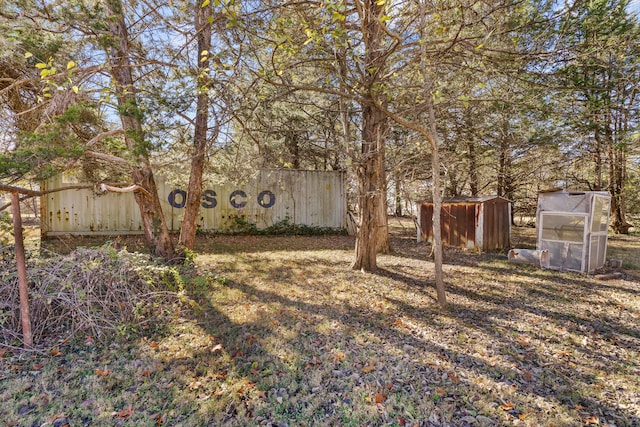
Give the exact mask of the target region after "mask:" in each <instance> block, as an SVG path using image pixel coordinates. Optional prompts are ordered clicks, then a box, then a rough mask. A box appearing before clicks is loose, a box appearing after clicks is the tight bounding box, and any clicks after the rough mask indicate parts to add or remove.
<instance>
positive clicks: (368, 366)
mask: <svg viewBox="0 0 640 427" xmlns="http://www.w3.org/2000/svg"><path fill="white" fill-rule="evenodd" d="M375 369H376V367H375V366H373V365H367V366H365V367H364V368H362V372H363V373H365V374H368V373H369V372H371V371H375Z"/></svg>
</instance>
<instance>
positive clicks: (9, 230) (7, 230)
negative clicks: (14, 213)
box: [0, 211, 13, 245]
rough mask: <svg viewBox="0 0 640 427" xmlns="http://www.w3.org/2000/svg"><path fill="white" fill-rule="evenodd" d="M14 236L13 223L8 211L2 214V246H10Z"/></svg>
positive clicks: (0, 230) (0, 240) (0, 222)
mask: <svg viewBox="0 0 640 427" xmlns="http://www.w3.org/2000/svg"><path fill="white" fill-rule="evenodd" d="M12 235H13V222H12V221H11V218H10V217H9V213H8V212H6V211H2V212H0V245H8V244H9V243H10V242H11V241H10V238H11V236H12Z"/></svg>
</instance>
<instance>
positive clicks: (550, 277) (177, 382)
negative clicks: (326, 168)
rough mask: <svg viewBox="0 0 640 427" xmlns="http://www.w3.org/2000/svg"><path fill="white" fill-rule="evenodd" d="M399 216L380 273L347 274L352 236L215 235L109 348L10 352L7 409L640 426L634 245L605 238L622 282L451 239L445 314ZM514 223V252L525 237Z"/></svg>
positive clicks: (338, 421)
mask: <svg viewBox="0 0 640 427" xmlns="http://www.w3.org/2000/svg"><path fill="white" fill-rule="evenodd" d="M392 226H394V228H395V231H394V232H395V233H397V234H400V235H398V236H397V237H395V238H394V240H393V243H394V246H395V248H396V252H395V253H394V254H392V255H383V256H380V257H379V266H380V271H379V273H378V274H365V273H361V272H355V271H351V270H349V269H348V265H349V263H350V261H351V257H352V248H353V239H352V238H349V237H343V236H327V237H279V238H269V237H255V236H215V237H204V238H202V239H201V240H200V241H199V245H200V246H199V247H198V253H199V254H200V255H199V256H198V257H197V264H198V269H199V274H198V275H197V276H195V277H193V278H192V279H191V282H190V285H189V286H188V289H189V291H188V292H189V297H190V299H191V300H192V309H190V310H188V311H183V312H178V313H176V315H175V317H174V320H173V321H172V322H171V324H169V325H167V329H165V330H164V332H163V333H156V334H154V335H150V336H148V337H142V338H140V337H133V336H132V337H131V338H130V340H128V341H127V340H123V341H120V342H118V343H114V344H112V345H111V346H108V347H101V346H97V345H95V344H94V343H92V342H82V341H80V342H78V343H75V344H68V345H66V346H62V347H60V348H59V349H57V350H58V351H57V352H54V353H52V354H48V355H46V356H41V355H28V354H18V353H13V352H8V353H7V354H5V355H4V357H3V358H2V360H1V361H0V364H1V365H0V366H1V368H2V370H1V371H0V378H1V380H2V387H1V388H0V419H3V420H9V421H8V423H9V425H12V424H10V423H11V422H15V424H14V425H21V426H22V425H42V423H44V422H53V421H52V420H53V419H54V418H55V417H56V416H59V417H60V416H62V415H64V416H66V417H68V418H69V419H70V421H71V422H72V424H71V425H129V426H134V425H135V426H143V425H148V426H151V425H160V424H162V425H176V426H177V425H180V426H203V425H238V426H245V425H289V426H297V425H301V426H307V425H331V426H334V425H345V426H349V425H352V426H361V425H376V426H377V425H396V426H404V425H406V426H414V425H418V426H445V425H451V426H466V425H473V426H482V425H521V426H541V425H544V426H552V425H555V426H583V425H601V426H604V425H610V426H614V425H615V426H638V425H640V397H639V396H640V366H639V364H640V358H639V356H640V354H639V353H640V328H639V327H638V324H639V323H640V284H639V283H638V281H637V280H636V279H635V278H634V277H637V276H638V272H639V271H640V266H639V264H638V260H637V259H635V260H634V259H633V257H634V256H637V255H630V254H631V253H632V251H633V248H638V245H639V244H640V239H639V238H637V237H636V238H628V239H626V238H625V239H617V238H613V239H612V241H611V248H612V249H611V251H612V252H615V253H617V254H620V257H621V258H623V259H624V260H625V267H626V270H625V272H626V273H627V274H628V275H627V276H626V279H625V280H616V281H610V282H598V281H595V280H594V279H593V278H591V277H588V276H583V275H578V274H571V273H558V272H554V271H543V270H540V269H537V268H535V267H532V266H527V265H524V266H523V265H513V264H509V263H507V262H506V257H505V256H504V255H503V254H498V253H495V254H478V253H474V252H460V251H455V250H448V251H447V258H446V259H447V265H446V266H445V272H446V282H447V290H448V298H449V302H450V309H449V310H447V311H443V310H441V309H439V308H438V306H437V305H436V303H435V299H434V297H435V292H434V289H433V285H432V284H433V276H432V272H433V268H432V264H431V262H429V261H426V260H425V258H426V254H427V253H428V249H429V248H428V247H427V246H425V245H416V244H415V243H414V242H413V240H412V236H413V231H412V226H411V224H406V223H404V224H400V225H394V224H393V222H392ZM515 231H516V232H517V233H518V235H517V236H516V242H517V245H518V246H520V247H522V245H524V244H527V242H528V243H531V240H532V235H533V234H532V233H531V232H529V231H527V230H522V229H519V230H515ZM616 251H617V252H616ZM636 253H637V252H636ZM38 423H40V424H38Z"/></svg>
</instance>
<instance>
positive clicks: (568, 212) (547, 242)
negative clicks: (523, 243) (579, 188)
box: [536, 190, 611, 273]
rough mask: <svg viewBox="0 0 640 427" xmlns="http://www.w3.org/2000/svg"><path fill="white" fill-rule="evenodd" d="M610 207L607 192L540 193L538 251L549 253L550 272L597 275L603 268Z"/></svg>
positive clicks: (562, 191)
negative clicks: (552, 270)
mask: <svg viewBox="0 0 640 427" xmlns="http://www.w3.org/2000/svg"><path fill="white" fill-rule="evenodd" d="M610 207H611V196H610V195H609V193H607V192H605V191H586V192H569V191H565V190H561V191H553V192H543V193H540V194H539V196H538V210H537V218H536V224H537V226H536V228H537V249H538V250H539V251H548V254H549V265H548V268H552V269H555V270H561V271H578V272H583V273H594V272H595V271H596V270H597V269H600V268H602V267H604V264H605V260H606V253H607V230H608V228H609V211H610Z"/></svg>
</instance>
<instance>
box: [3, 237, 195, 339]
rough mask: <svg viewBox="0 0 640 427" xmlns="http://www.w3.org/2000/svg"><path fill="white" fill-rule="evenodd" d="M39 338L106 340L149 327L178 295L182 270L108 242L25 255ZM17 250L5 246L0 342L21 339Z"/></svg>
mask: <svg viewBox="0 0 640 427" xmlns="http://www.w3.org/2000/svg"><path fill="white" fill-rule="evenodd" d="M27 276H28V280H29V299H30V310H31V323H32V328H33V337H34V341H35V342H36V343H38V344H39V345H40V346H41V347H44V346H46V345H47V344H51V343H54V342H59V341H60V340H66V339H71V338H73V337H77V336H78V335H79V334H82V335H83V336H91V337H92V339H95V340H98V341H103V340H105V339H106V338H107V337H110V336H112V335H113V334H114V333H118V332H119V333H128V332H131V331H135V330H139V329H143V328H146V327H152V326H153V325H154V324H155V325H157V324H160V322H162V320H163V319H164V318H165V317H166V316H168V315H170V313H171V312H172V308H174V307H176V304H178V303H179V302H180V300H181V298H180V291H181V290H182V288H183V282H182V278H181V276H180V272H179V271H178V270H177V268H176V267H168V266H166V265H163V264H159V263H157V262H155V261H154V260H152V259H151V258H150V257H149V256H148V255H144V254H140V253H131V252H127V251H126V250H117V249H116V248H114V247H113V246H111V245H109V244H106V245H104V246H102V247H100V248H96V249H78V250H76V251H74V252H72V253H71V254H69V255H65V256H62V255H55V254H53V255H52V256H49V257H40V256H34V255H33V254H30V255H29V256H28V259H27ZM19 307H20V301H19V293H18V277H17V270H16V263H15V251H14V248H13V247H11V246H5V247H1V248H0V340H1V341H0V344H2V345H6V346H14V345H16V344H19V343H20V340H21V325H20V309H19Z"/></svg>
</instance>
